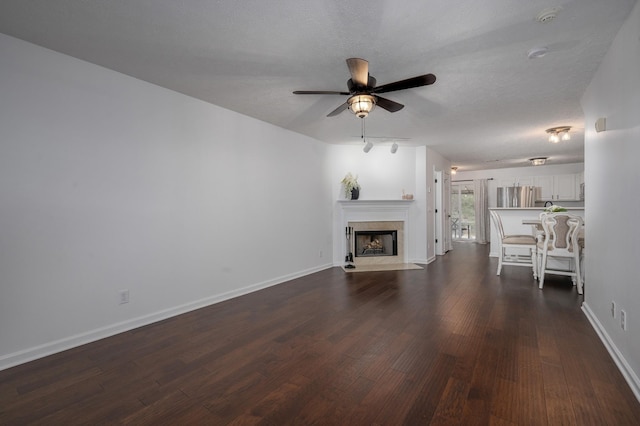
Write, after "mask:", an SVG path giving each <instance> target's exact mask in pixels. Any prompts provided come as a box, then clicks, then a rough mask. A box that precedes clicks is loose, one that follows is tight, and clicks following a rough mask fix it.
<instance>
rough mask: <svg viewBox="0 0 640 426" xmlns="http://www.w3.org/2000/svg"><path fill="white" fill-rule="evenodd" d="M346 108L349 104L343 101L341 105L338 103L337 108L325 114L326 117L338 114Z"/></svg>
mask: <svg viewBox="0 0 640 426" xmlns="http://www.w3.org/2000/svg"><path fill="white" fill-rule="evenodd" d="M347 108H349V104H348V103H346V102H345V103H343V104H342V105H340V106H339V107H338V108H336V109H334V110H333V111H331V112H330V113H329V114H327V117H335V116H336V115H338V114H340V113H341V112H342V111H344V110H345V109H347Z"/></svg>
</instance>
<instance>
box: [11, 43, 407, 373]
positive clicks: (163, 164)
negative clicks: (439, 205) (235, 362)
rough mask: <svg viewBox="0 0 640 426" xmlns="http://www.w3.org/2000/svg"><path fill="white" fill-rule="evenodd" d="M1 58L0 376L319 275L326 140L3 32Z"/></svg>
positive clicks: (326, 205)
mask: <svg viewBox="0 0 640 426" xmlns="http://www.w3.org/2000/svg"><path fill="white" fill-rule="evenodd" d="M0 57H1V58H2V60H1V61H0V93H1V97H0V200H2V202H1V203H0V271H1V275H0V279H1V280H2V282H1V284H0V369H1V368H6V367H8V366H10V365H13V364H17V363H20V362H24V361H27V360H29V359H33V358H36V357H40V356H43V355H46V354H48V353H51V352H55V351H59V350H62V349H64V348H67V347H71V346H74V345H77V344H80V343H83V342H86V341H91V340H95V339H97V338H100V337H104V336H107V335H110V334H114V333H117V332H119V331H122V330H126V329H129V328H133V327H135V326H137V325H141V324H144V323H148V322H152V321H154V320H157V319H160V318H163V317H166V316H170V315H175V314H177V313H180V312H183V311H187V310H190V309H194V308H196V307H199V306H204V305H207V304H210V303H213V302H216V301H219V300H223V299H225V298H229V297H233V296H235V295H239V294H243V293H245V292H248V291H251V290H255V289H257V288H261V287H265V286H268V285H272V284H275V283H278V282H281V281H284V280H287V279H290V278H292V277H295V276H299V275H303V274H307V273H310V272H313V271H316V270H320V269H322V268H326V267H329V266H330V265H331V259H332V257H333V254H332V252H331V251H332V205H333V203H334V201H335V199H336V189H335V186H334V185H332V184H330V183H329V182H332V183H336V181H335V179H334V176H333V175H332V171H333V169H332V168H331V167H330V164H331V163H330V161H329V149H328V147H327V146H326V145H325V144H323V143H320V142H318V141H315V140H312V139H310V138H307V137H304V136H301V135H298V134H294V133H291V132H288V131H285V130H283V129H280V128H277V127H274V126H271V125H269V124H266V123H264V122H260V121H257V120H254V119H250V118H248V117H245V116H241V115H239V114H236V113H233V112H230V111H228V110H225V109H222V108H219V107H216V106H213V105H210V104H206V103H204V102H201V101H198V100H195V99H192V98H189V97H186V96H183V95H181V94H178V93H175V92H171V91H168V90H165V89H162V88H159V87H157V86H154V85H151V84H148V83H145V82H142V81H139V80H136V79H133V78H130V77H127V76H124V75H122V74H119V73H116V72H113V71H110V70H107V69H104V68H101V67H98V66H95V65H92V64H88V63H86V62H83V61H80V60H76V59H73V58H70V57H68V56H64V55H61V54H58V53H55V52H52V51H49V50H47V49H43V48H40V47H37V46H34V45H31V44H29V43H26V42H23V41H20V40H17V39H14V38H11V37H8V36H4V35H0ZM375 155H376V154H375V153H373V156H372V157H370V158H375ZM400 155H402V154H400ZM345 169H350V168H349V167H345ZM352 170H353V169H352ZM353 171H354V172H358V170H353ZM369 173H370V171H362V172H361V174H362V183H363V186H364V191H363V195H365V196H367V195H368V191H370V188H372V187H373V185H371V186H370V185H369V182H370V179H372V178H370V176H369ZM408 174H409V175H410V174H411V171H409V172H408ZM379 180H380V181H382V182H384V178H382V177H381V178H380V179H379ZM410 184H412V180H411V179H408V178H406V177H403V178H402V181H401V182H398V184H397V185H406V186H409V185H410ZM401 189H402V188H401V187H400V186H398V187H397V188H396V187H395V186H394V187H393V189H392V188H391V187H389V188H384V191H388V192H389V193H394V194H398V193H399V191H400V190H401ZM320 251H322V252H323V257H320ZM121 289H128V290H129V291H130V303H128V304H123V305H119V304H118V292H119V290H121Z"/></svg>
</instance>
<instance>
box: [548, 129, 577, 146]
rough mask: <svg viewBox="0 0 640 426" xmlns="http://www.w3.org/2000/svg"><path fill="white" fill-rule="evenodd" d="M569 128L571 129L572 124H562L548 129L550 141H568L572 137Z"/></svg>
mask: <svg viewBox="0 0 640 426" xmlns="http://www.w3.org/2000/svg"><path fill="white" fill-rule="evenodd" d="M569 130H571V126H560V127H552V128H550V129H547V133H549V142H551V143H558V142H560V140H561V139H562V140H563V141H568V140H569V139H571V135H570V134H569Z"/></svg>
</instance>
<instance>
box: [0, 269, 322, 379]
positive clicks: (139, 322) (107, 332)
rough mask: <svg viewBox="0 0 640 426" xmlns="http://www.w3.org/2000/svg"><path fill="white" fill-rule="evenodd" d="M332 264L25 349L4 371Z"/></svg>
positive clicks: (9, 358) (0, 365) (0, 360)
mask: <svg viewBox="0 0 640 426" xmlns="http://www.w3.org/2000/svg"><path fill="white" fill-rule="evenodd" d="M331 267H332V265H331V264H325V265H321V266H317V267H314V268H310V269H306V270H303V271H298V272H295V273H292V274H287V275H283V276H281V277H277V278H274V279H271V280H267V281H263V282H261V283H256V284H252V285H249V286H246V287H243V288H239V289H236V290H233V291H229V292H226V293H221V294H216V295H213V296H210V297H205V298H203V299H200V300H195V301H193V302H189V303H185V304H183V305H179V306H175V307H172V308H169V309H165V310H162V311H158V312H154V313H151V314H148V315H143V316H140V317H137V318H133V319H131V320H127V321H123V322H119V323H116V324H110V325H107V326H105V327H101V328H98V329H94V330H90V331H87V332H85V333H80V334H76V335H73V336H69V337H65V338H63V339H59V340H55V341H52V342H47V343H45V344H42V345H38V346H34V347H31V348H28V349H24V350H21V351H18V352H14V353H10V354H7V355H4V356H2V357H0V371H1V370H5V369H7V368H11V367H14V366H16V365H20V364H24V363H26V362H29V361H33V360H36V359H39V358H43V357H45V356H49V355H52V354H55V353H58V352H62V351H65V350H68V349H72V348H75V347H78V346H81V345H85V344H87V343H91V342H95V341H97V340H100V339H104V338H106V337H110V336H114V335H116V334H120V333H123V332H125V331H129V330H133V329H135V328H138V327H142V326H145V325H149V324H152V323H154V322H158V321H162V320H164V319H167V318H171V317H174V316H177V315H181V314H184V313H187V312H190V311H194V310H196V309H200V308H204V307H206V306H209V305H213V304H216V303H220V302H223V301H225V300H229V299H233V298H235V297H238V296H243V295H245V294H249V293H253V292H255V291H258V290H262V289H264V288H268V287H272V286H274V285H277V284H282V283H284V282H286V281H291V280H293V279H296V278H300V277H303V276H306V275H310V274H313V273H315V272H320V271H322V270H325V269H329V268H331Z"/></svg>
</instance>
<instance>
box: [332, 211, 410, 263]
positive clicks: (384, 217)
mask: <svg viewBox="0 0 640 426" xmlns="http://www.w3.org/2000/svg"><path fill="white" fill-rule="evenodd" d="M413 201H414V200H338V209H337V210H338V211H337V213H338V217H337V218H336V219H337V220H336V230H335V232H336V235H335V237H336V238H337V240H338V241H342V240H344V232H345V229H346V227H347V226H349V225H348V224H349V222H385V221H389V222H404V235H405V238H404V253H405V256H407V254H408V253H409V239H410V238H411V232H410V227H411V224H410V223H409V217H410V215H409V209H410V207H411V205H412V203H413ZM342 246H343V250H341V255H339V256H340V257H338V259H336V261H337V262H338V263H341V262H342V261H341V259H344V255H345V253H344V251H345V245H344V244H342ZM405 262H406V259H405Z"/></svg>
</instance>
